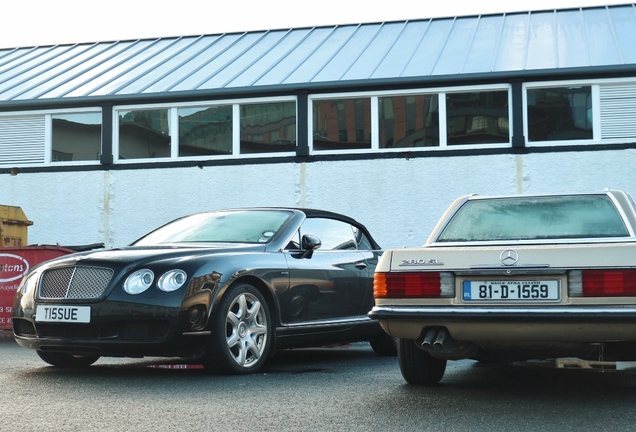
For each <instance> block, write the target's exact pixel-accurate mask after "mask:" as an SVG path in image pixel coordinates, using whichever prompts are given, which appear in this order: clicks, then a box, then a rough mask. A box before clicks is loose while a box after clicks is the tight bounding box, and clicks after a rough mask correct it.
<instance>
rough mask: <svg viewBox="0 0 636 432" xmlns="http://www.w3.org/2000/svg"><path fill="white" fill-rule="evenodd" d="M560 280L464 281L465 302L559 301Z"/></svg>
mask: <svg viewBox="0 0 636 432" xmlns="http://www.w3.org/2000/svg"><path fill="white" fill-rule="evenodd" d="M559 288H560V282H559V281H558V280H505V281H489V280H482V281H475V280H472V281H471V280H466V281H463V296H462V297H463V299H464V300H465V301H480V300H481V301H558V300H559V298H560V294H559V293H560V289H559Z"/></svg>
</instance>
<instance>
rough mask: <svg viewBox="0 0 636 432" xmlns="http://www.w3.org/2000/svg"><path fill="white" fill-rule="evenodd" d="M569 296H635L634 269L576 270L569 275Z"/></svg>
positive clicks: (635, 281)
mask: <svg viewBox="0 0 636 432" xmlns="http://www.w3.org/2000/svg"><path fill="white" fill-rule="evenodd" d="M569 281H570V282H569V289H570V296H574V297H621V296H636V269H623V270H621V269H603V270H577V271H572V272H570V275H569Z"/></svg>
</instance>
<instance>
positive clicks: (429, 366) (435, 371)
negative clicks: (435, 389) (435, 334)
mask: <svg viewBox="0 0 636 432" xmlns="http://www.w3.org/2000/svg"><path fill="white" fill-rule="evenodd" d="M397 351H398V361H399V363H400V371H401V372H402V376H403V377H404V379H405V380H406V382H408V383H409V384H414V385H431V384H437V383H438V382H440V380H441V379H442V377H443V376H444V372H445V371H446V360H443V359H438V358H435V357H433V356H431V355H430V354H429V353H427V352H426V351H423V350H421V349H419V348H418V347H417V345H415V341H413V340H411V339H398V348H397Z"/></svg>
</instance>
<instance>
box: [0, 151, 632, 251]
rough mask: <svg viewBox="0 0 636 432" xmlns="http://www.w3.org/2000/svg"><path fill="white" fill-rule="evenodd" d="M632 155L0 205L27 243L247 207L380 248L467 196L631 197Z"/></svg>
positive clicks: (234, 173) (67, 194)
mask: <svg viewBox="0 0 636 432" xmlns="http://www.w3.org/2000/svg"><path fill="white" fill-rule="evenodd" d="M634 166H636V150H634V149H628V150H608V151H589V152H587V151H586V152H550V153H532V154H528V155H481V156H463V157H457V156H454V157H443V156H442V157H427V158H415V159H377V160H350V161H335V162H315V163H302V164H293V163H270V164H257V165H243V166H213V167H204V168H196V167H195V168H166V169H138V170H137V169H135V170H112V171H78V172H52V173H34V174H32V173H19V174H17V175H13V176H10V175H2V176H0V204H3V205H15V206H19V207H22V209H23V210H24V212H25V214H26V215H27V217H28V218H29V220H31V221H33V222H34V224H33V225H32V226H31V227H30V228H29V244H60V245H62V246H64V245H82V244H90V243H98V242H103V243H105V244H106V245H107V246H112V247H120V246H125V245H126V244H129V243H130V242H132V241H133V240H135V239H136V238H138V237H140V236H141V235H143V234H144V233H145V232H147V231H149V230H150V229H152V228H154V227H157V226H159V225H161V224H163V223H165V222H168V221H170V220H172V219H174V218H176V217H179V216H182V215H185V214H190V213H194V212H198V211H204V210H213V209H221V208H230V207H246V206H294V207H313V208H320V209H324V210H331V211H336V212H340V213H344V214H347V215H350V216H352V217H354V218H356V219H358V220H360V221H361V222H362V223H364V224H365V225H367V227H368V228H369V230H370V231H371V233H372V234H373V235H374V237H375V238H376V240H377V241H378V243H380V244H381V245H382V246H383V247H384V248H394V247H403V246H420V245H421V244H422V243H424V241H425V240H426V237H427V235H428V233H429V232H430V231H431V229H432V228H433V226H434V224H435V223H436V222H437V219H438V218H439V217H440V216H441V214H442V213H443V211H444V210H445V209H446V207H447V206H448V205H449V204H450V203H451V202H452V200H454V199H455V198H457V197H458V196H460V195H465V194H469V193H485V194H486V193H490V194H516V193H523V192H527V193H530V192H569V191H571V192H584V191H592V190H600V189H603V188H606V187H611V188H618V189H624V190H626V191H627V192H631V193H632V194H634V195H636V175H634V173H633V171H634V168H633V167H634Z"/></svg>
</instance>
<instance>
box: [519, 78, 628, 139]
mask: <svg viewBox="0 0 636 432" xmlns="http://www.w3.org/2000/svg"><path fill="white" fill-rule="evenodd" d="M631 81H634V80H633V79H632V80H631ZM610 82H615V81H613V80H612V81H610ZM601 84H602V83H601V82H599V81H598V80H577V81H540V82H539V81H537V82H532V83H524V84H523V91H522V95H523V96H522V101H523V139H524V144H525V147H559V146H571V145H593V144H601V143H607V142H608V141H607V140H601V106H600V105H601V103H600V102H601V100H600V88H601ZM567 87H590V97H591V102H592V138H588V139H577V140H546V141H530V131H529V122H528V90H535V89H551V88H567ZM616 141H617V142H618V141H621V140H620V139H617V140H616Z"/></svg>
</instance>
